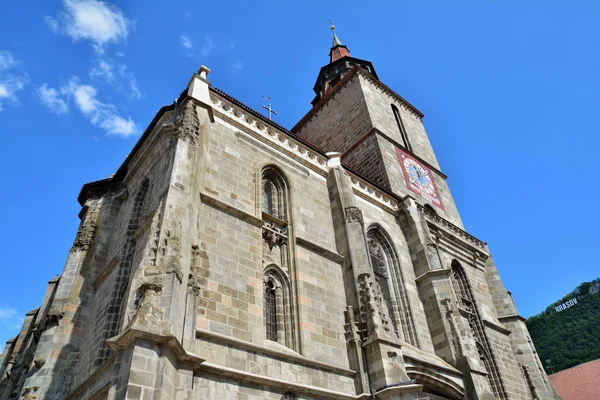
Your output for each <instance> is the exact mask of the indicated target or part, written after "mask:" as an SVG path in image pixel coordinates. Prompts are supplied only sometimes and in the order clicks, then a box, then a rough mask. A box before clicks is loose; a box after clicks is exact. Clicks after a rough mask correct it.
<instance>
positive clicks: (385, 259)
mask: <svg viewBox="0 0 600 400" xmlns="http://www.w3.org/2000/svg"><path fill="white" fill-rule="evenodd" d="M367 243H368V246H369V255H370V257H371V265H372V266H373V272H374V275H375V281H376V282H377V283H378V285H379V288H380V290H381V295H382V297H383V302H382V306H383V307H384V310H385V309H387V311H388V315H389V316H390V319H391V322H392V324H393V327H394V331H395V333H396V335H397V336H398V337H400V338H403V339H404V340H405V341H407V342H408V343H410V344H412V345H413V346H416V347H418V345H419V344H418V340H417V335H416V332H415V328H414V322H413V317H412V312H411V309H410V306H409V303H408V297H407V295H406V288H405V286H404V278H403V275H402V270H401V268H400V263H399V261H398V256H397V254H396V252H395V251H394V248H393V246H392V245H391V242H390V241H389V239H388V238H387V236H386V235H385V234H384V233H383V232H382V231H381V230H380V229H379V228H378V227H371V228H369V230H368V231H367Z"/></svg>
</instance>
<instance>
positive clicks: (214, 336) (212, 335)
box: [196, 329, 356, 377]
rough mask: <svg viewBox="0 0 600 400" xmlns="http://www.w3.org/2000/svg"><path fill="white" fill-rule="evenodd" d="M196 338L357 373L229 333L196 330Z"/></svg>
mask: <svg viewBox="0 0 600 400" xmlns="http://www.w3.org/2000/svg"><path fill="white" fill-rule="evenodd" d="M196 338H198V339H202V338H206V339H209V340H214V341H216V342H221V343H224V344H230V345H233V346H239V347H241V348H242V349H245V350H248V351H251V352H252V351H257V352H260V353H263V354H268V355H271V356H274V357H278V358H283V359H284V360H286V361H289V362H294V363H300V364H306V365H307V366H309V367H311V368H318V369H323V370H326V371H330V372H333V373H337V374H342V375H346V376H351V377H354V376H355V375H356V371H354V370H351V369H348V368H343V367H339V366H337V365H333V364H328V363H325V362H322V361H317V360H311V359H310V358H306V357H304V356H303V355H300V354H298V353H296V352H295V351H293V350H290V351H289V352H288V351H280V350H275V349H269V348H267V347H265V346H261V345H259V344H256V343H252V342H247V341H245V340H241V339H237V338H234V337H231V336H227V335H222V334H220V333H216V332H211V331H208V330H206V329H198V330H196Z"/></svg>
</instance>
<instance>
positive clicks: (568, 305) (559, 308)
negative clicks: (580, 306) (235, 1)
mask: <svg viewBox="0 0 600 400" xmlns="http://www.w3.org/2000/svg"><path fill="white" fill-rule="evenodd" d="M575 304H577V298H574V299H571V300H567V301H565V302H564V303H562V304H560V305H558V306H556V307H554V309H555V310H556V312H561V311H564V310H566V309H567V308H571V307H573V306H574V305H575Z"/></svg>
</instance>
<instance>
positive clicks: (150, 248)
mask: <svg viewBox="0 0 600 400" xmlns="http://www.w3.org/2000/svg"><path fill="white" fill-rule="evenodd" d="M163 203H164V199H161V200H160V202H159V203H158V207H157V208H156V212H155V213H154V215H153V216H152V223H151V227H150V237H149V239H148V245H147V246H146V254H145V255H144V265H145V266H155V265H156V264H157V260H158V248H159V245H160V227H161V221H162V210H163Z"/></svg>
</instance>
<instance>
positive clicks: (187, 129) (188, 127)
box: [174, 101, 200, 145]
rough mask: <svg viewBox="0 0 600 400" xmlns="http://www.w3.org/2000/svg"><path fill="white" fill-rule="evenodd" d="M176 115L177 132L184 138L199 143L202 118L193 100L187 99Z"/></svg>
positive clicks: (192, 142)
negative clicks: (199, 116)
mask: <svg viewBox="0 0 600 400" xmlns="http://www.w3.org/2000/svg"><path fill="white" fill-rule="evenodd" d="M174 117H175V132H176V133H177V136H179V137H180V138H181V139H183V140H187V141H189V142H190V143H191V144H193V145H195V144H198V140H199V138H200V119H199V118H198V113H197V112H196V106H195V105H194V102H193V101H186V102H185V103H184V104H183V107H182V108H181V111H179V113H178V114H176V115H174Z"/></svg>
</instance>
